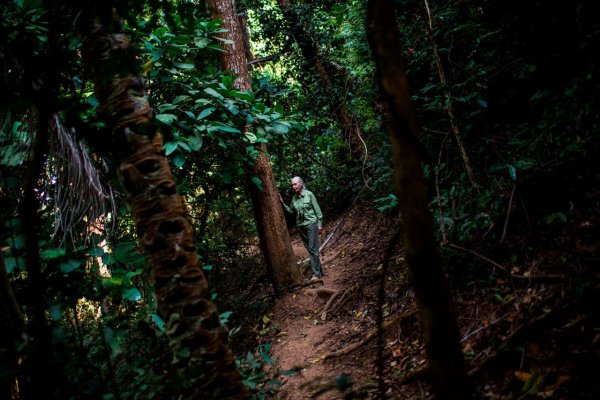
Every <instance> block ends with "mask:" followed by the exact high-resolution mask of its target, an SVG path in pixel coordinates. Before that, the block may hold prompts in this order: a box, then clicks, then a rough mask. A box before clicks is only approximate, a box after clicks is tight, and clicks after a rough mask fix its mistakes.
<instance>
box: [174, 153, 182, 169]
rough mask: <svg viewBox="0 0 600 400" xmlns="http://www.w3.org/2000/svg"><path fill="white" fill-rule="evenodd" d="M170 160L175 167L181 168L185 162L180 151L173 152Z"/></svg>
mask: <svg viewBox="0 0 600 400" xmlns="http://www.w3.org/2000/svg"><path fill="white" fill-rule="evenodd" d="M172 160H173V165H175V166H176V167H177V168H181V167H183V165H184V164H185V157H184V156H183V154H182V153H181V152H177V153H175V155H173V158H172Z"/></svg>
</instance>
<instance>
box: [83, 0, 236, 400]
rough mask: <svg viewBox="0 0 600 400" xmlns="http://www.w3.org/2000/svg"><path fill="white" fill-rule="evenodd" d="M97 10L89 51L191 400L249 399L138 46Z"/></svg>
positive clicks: (86, 28)
mask: <svg viewBox="0 0 600 400" xmlns="http://www.w3.org/2000/svg"><path fill="white" fill-rule="evenodd" d="M97 4H99V3H97V2H87V3H86V8H85V9H84V10H83V11H82V14H83V15H81V16H80V20H79V26H78V28H79V32H80V35H81V36H82V42H83V47H82V52H83V56H84V60H85V61H86V63H87V64H88V65H89V66H90V67H91V69H92V76H93V80H94V84H95V93H96V97H97V98H98V101H99V104H100V113H101V115H103V116H104V118H105V120H106V122H107V126H108V128H109V129H110V132H111V136H112V140H113V143H114V148H115V153H114V155H113V156H114V158H115V161H116V165H118V175H119V179H120V181H121V183H122V185H123V188H124V189H125V192H126V196H127V202H128V205H129V208H130V211H131V214H132V217H133V220H134V222H135V226H136V230H137V234H138V236H139V238H140V241H141V243H142V245H143V247H144V251H145V254H146V258H147V260H148V263H149V266H150V270H151V277H152V279H153V281H154V288H155V290H156V297H157V303H158V314H159V315H160V316H161V318H163V319H164V321H165V322H166V332H167V335H168V337H169V344H170V347H171V350H172V351H173V358H174V360H173V364H174V366H175V367H176V368H177V369H178V370H179V372H180V374H181V379H182V381H183V384H184V389H183V392H184V398H190V399H244V398H247V389H246V387H245V386H244V384H243V383H242V379H241V376H240V374H239V373H238V371H237V370H236V367H235V362H234V360H233V357H232V355H231V353H230V351H229V350H228V348H227V347H226V342H227V332H226V330H225V328H224V327H223V326H222V325H221V323H220V320H219V314H218V312H217V309H216V307H215V305H214V303H213V302H212V300H211V293H210V290H209V289H208V284H207V281H206V278H205V276H204V274H203V272H202V268H201V266H200V264H199V262H198V256H197V254H196V247H195V245H194V241H193V238H192V229H191V227H190V224H189V222H188V220H187V218H186V210H185V205H184V202H183V199H182V198H181V196H180V195H179V193H178V192H177V188H176V183H175V180H174V178H173V175H172V173H171V170H170V167H169V163H168V160H167V158H166V157H165V151H164V149H163V142H162V136H161V134H160V133H159V132H158V131H157V129H156V127H157V125H156V124H155V123H153V121H152V113H151V111H150V106H149V104H148V100H147V98H146V94H145V89H144V84H143V80H142V77H141V76H140V74H139V71H138V68H137V66H136V60H135V58H134V54H133V49H132V46H131V44H130V43H129V40H128V38H127V36H126V35H124V34H123V33H121V29H120V24H119V22H118V21H116V20H115V19H114V18H113V17H112V10H111V8H110V6H107V5H104V4H102V5H98V6H97V7H98V9H94V5H97ZM100 7H103V8H102V9H100ZM94 15H101V16H104V19H102V20H100V19H99V18H95V17H94Z"/></svg>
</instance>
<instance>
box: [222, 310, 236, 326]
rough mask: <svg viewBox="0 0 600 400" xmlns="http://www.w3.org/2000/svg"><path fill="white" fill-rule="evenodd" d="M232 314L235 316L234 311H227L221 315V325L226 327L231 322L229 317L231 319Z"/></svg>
mask: <svg viewBox="0 0 600 400" xmlns="http://www.w3.org/2000/svg"><path fill="white" fill-rule="evenodd" d="M231 314H233V312H232V311H225V312H223V313H221V314H219V319H220V320H221V324H223V325H225V324H227V323H228V322H229V317H231Z"/></svg>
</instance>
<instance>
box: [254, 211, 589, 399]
mask: <svg viewBox="0 0 600 400" xmlns="http://www.w3.org/2000/svg"><path fill="white" fill-rule="evenodd" d="M397 225H398V224H397V222H394V221H393V220H392V219H391V218H390V217H389V216H386V215H384V214H382V213H378V212H376V211H375V210H372V209H364V208H361V207H358V208H355V209H353V210H350V211H349V212H347V213H346V214H344V215H342V216H341V217H340V218H339V219H337V220H335V221H332V222H331V223H330V224H329V225H327V226H325V231H324V233H323V235H322V240H325V238H327V237H328V236H329V235H330V234H331V233H332V232H333V236H332V238H331V240H330V242H329V243H328V244H327V246H326V247H325V248H324V250H323V252H322V256H321V260H322V263H323V267H324V271H325V274H326V275H325V277H324V278H323V279H322V281H318V282H314V283H311V282H309V281H308V280H305V283H304V285H303V286H302V287H301V288H299V289H296V290H294V291H292V292H290V293H287V294H285V295H283V296H281V297H279V298H278V299H277V301H276V302H275V303H274V305H273V307H272V309H271V311H270V312H269V313H268V314H267V315H265V317H264V318H263V322H264V327H266V329H264V330H263V332H264V337H263V338H262V340H264V341H265V342H266V341H269V342H270V343H271V358H272V359H273V360H274V363H275V365H274V366H273V367H271V373H278V374H279V377H278V379H279V380H280V381H281V382H282V386H281V387H280V388H279V391H278V392H277V394H276V395H275V397H273V398H277V399H287V400H299V399H312V398H317V399H322V400H332V399H342V398H343V399H359V398H369V399H370V398H381V397H384V398H388V399H401V398H409V399H417V398H419V399H420V398H430V397H431V394H430V392H431V387H430V386H429V384H428V383H427V376H426V359H425V354H424V344H423V338H422V335H421V327H420V324H419V319H418V315H417V313H416V305H415V300H414V296H413V292H412V289H411V288H410V285H409V284H408V282H407V267H406V263H405V261H404V257H403V255H402V251H401V246H398V248H396V249H395V251H394V252H392V256H391V258H390V260H389V263H388V265H389V268H388V271H387V273H386V277H385V298H384V299H383V300H382V301H381V302H379V301H378V295H377V293H378V287H379V285H380V283H381V276H382V264H383V254H384V253H385V248H386V247H387V246H388V243H389V242H390V240H391V237H392V235H393V234H394V231H395V230H396V227H397ZM293 246H294V250H295V252H296V255H297V258H298V260H299V262H301V263H302V261H304V263H302V267H303V269H304V271H305V276H307V277H308V276H309V273H310V272H309V271H310V270H309V268H310V266H309V263H308V260H306V258H307V257H308V254H307V252H306V250H305V249H304V247H303V245H302V243H301V241H300V239H299V238H298V237H297V235H293ZM551 256H552V255H548V254H546V256H544V257H546V258H547V259H544V258H543V256H540V257H541V258H537V259H536V260H535V261H532V262H531V264H530V265H528V266H527V269H526V270H523V269H519V268H517V267H514V268H512V270H510V271H508V272H506V271H494V266H493V265H490V264H489V263H487V262H482V263H481V265H482V266H485V268H488V269H486V270H485V272H484V273H482V274H481V276H479V277H477V276H468V277H467V276H462V275H460V274H461V273H464V271H465V270H464V267H463V269H460V268H458V269H456V268H455V269H450V271H449V274H450V275H451V276H454V279H452V277H451V279H450V281H451V286H452V289H453V294H454V302H455V309H456V314H457V321H458V324H459V329H460V331H461V345H462V348H463V353H464V354H465V359H466V360H467V370H468V374H469V377H470V378H471V381H472V382H473V386H474V390H475V391H476V393H477V396H476V398H489V399H524V398H545V399H563V398H564V399H568V398H590V399H592V398H600V397H598V395H599V394H600V389H599V386H600V385H598V384H597V378H598V376H597V371H598V369H597V367H598V360H599V359H600V348H599V345H600V333H599V329H598V328H599V327H598V322H597V319H594V315H595V312H596V311H597V304H598V302H597V300H595V301H593V302H592V303H591V304H589V303H587V302H586V301H585V296H583V298H582V296H581V295H575V292H576V291H577V290H578V289H580V288H577V287H574V285H573V282H572V281H571V280H570V279H569V278H566V277H565V276H563V275H562V274H563V273H564V272H565V271H564V265H562V266H561V265H560V263H557V262H553V261H552V260H550V259H548V258H549V257H551ZM554 256H555V257H558V258H559V259H560V254H554ZM465 257H469V258H474V256H472V255H469V254H467V253H465ZM563 261H564V260H563ZM571 267H572V266H571ZM571 267H570V268H571ZM482 268H483V267H482ZM561 268H562V269H561ZM581 268H583V267H581ZM585 271H587V269H586V270H583V269H582V271H580V272H582V273H584V272H585ZM505 272H506V273H505ZM571 272H573V271H571ZM594 274H595V275H594V276H596V277H597V274H596V273H594ZM481 277H485V278H483V279H482V278H481ZM590 284H591V286H592V289H591V290H592V293H593V292H594V291H595V292H596V293H597V290H596V289H597V288H598V280H597V279H596V280H595V281H594V282H591V283H590ZM579 294H581V291H579ZM378 309H381V310H382V313H383V321H384V326H386V329H385V331H384V332H385V334H384V336H383V341H382V354H383V357H382V361H379V358H378V357H377V335H376V333H377V329H376V327H377V324H376V315H377V311H378ZM265 332H266V333H265ZM379 362H382V363H383V365H382V366H381V368H383V371H384V377H385V378H384V384H385V385H384V390H385V395H384V396H381V395H380V394H379V392H378V380H377V378H376V376H377V373H376V371H377V364H378V363H379ZM276 371H278V372H276ZM594 371H596V372H594ZM594 376H595V377H594Z"/></svg>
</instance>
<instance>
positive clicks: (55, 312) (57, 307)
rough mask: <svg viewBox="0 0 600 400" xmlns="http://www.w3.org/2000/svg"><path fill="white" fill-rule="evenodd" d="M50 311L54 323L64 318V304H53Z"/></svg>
mask: <svg viewBox="0 0 600 400" xmlns="http://www.w3.org/2000/svg"><path fill="white" fill-rule="evenodd" d="M48 311H50V318H52V320H53V321H58V320H59V319H61V318H62V316H63V305H62V303H57V304H52V305H51V306H50V307H49V310H48Z"/></svg>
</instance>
